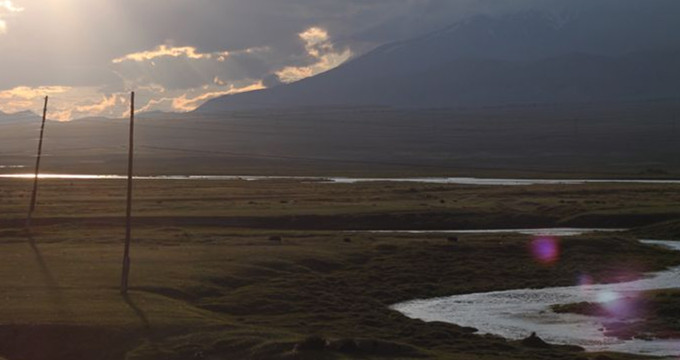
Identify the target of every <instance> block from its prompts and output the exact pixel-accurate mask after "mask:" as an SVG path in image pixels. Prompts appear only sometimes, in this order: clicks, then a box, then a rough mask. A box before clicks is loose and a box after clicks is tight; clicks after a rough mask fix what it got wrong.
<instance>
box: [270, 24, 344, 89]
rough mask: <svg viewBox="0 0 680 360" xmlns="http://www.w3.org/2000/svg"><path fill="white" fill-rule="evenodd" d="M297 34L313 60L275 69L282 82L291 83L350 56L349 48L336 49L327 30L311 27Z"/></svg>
mask: <svg viewBox="0 0 680 360" xmlns="http://www.w3.org/2000/svg"><path fill="white" fill-rule="evenodd" d="M298 36H299V37H300V39H301V40H302V41H304V43H305V49H306V50H307V54H308V55H309V56H310V57H311V58H312V59H314V61H315V62H314V63H313V64H311V65H308V66H287V67H284V68H283V69H281V70H278V71H276V75H277V76H278V78H279V80H281V82H283V83H291V82H294V81H298V80H302V79H304V78H308V77H310V76H314V75H317V74H320V73H322V72H325V71H328V70H331V69H333V68H335V67H337V66H339V65H341V64H342V63H344V62H345V61H347V60H349V58H351V57H352V51H351V50H350V49H345V50H343V51H340V52H338V51H336V50H335V47H334V46H333V43H332V42H331V41H330V37H329V36H328V32H327V31H326V30H324V29H322V28H319V27H311V28H309V29H307V30H305V31H303V32H301V33H300V34H299V35H298Z"/></svg>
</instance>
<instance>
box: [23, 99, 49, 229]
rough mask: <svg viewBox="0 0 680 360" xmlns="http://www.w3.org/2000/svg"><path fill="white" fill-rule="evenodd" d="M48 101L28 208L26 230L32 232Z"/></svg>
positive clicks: (43, 118)
mask: <svg viewBox="0 0 680 360" xmlns="http://www.w3.org/2000/svg"><path fill="white" fill-rule="evenodd" d="M47 100H48V97H47V96H45V106H44V107H43V117H42V125H40V140H39V141H38V155H37V156H36V159H35V177H34V178H33V192H32V193H31V205H30V206H29V208H28V217H27V218H26V230H27V231H28V232H29V233H30V232H31V220H32V218H33V211H34V210H35V204H36V202H37V200H38V177H39V174H40V158H41V157H42V146H43V135H44V134H45V120H47Z"/></svg>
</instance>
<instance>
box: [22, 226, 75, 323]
mask: <svg viewBox="0 0 680 360" xmlns="http://www.w3.org/2000/svg"><path fill="white" fill-rule="evenodd" d="M26 237H27V238H28V245H29V246H30V247H31V250H32V251H33V256H34V257H35V260H36V262H37V263H38V268H39V269H40V274H41V275H42V278H43V280H44V281H45V285H46V286H47V293H48V295H49V297H50V299H51V301H52V303H53V304H54V305H55V306H56V310H57V311H58V313H59V314H60V315H61V316H62V317H64V318H65V319H68V318H70V317H71V315H72V311H71V310H70V309H69V308H68V305H67V304H66V301H64V296H63V294H62V292H61V288H60V286H59V283H58V282H57V280H56V279H55V278H54V275H53V274H52V271H51V270H50V268H49V266H47V262H46V261H45V258H44V257H43V255H42V252H41V251H40V248H38V245H37V243H36V241H35V238H34V237H33V235H32V234H31V233H30V231H29V232H27V233H26Z"/></svg>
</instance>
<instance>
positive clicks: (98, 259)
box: [0, 228, 680, 360]
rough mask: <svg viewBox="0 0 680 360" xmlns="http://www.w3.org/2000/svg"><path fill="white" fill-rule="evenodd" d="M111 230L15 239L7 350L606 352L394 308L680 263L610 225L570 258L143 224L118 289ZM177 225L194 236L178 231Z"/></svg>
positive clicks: (11, 241)
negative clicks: (428, 319) (125, 291)
mask: <svg viewBox="0 0 680 360" xmlns="http://www.w3.org/2000/svg"><path fill="white" fill-rule="evenodd" d="M66 230H68V229H66ZM59 231H60V229H58V228H51V229H49V233H52V232H59ZM110 231H111V230H98V231H93V232H92V233H91V235H90V237H87V238H85V237H83V238H75V237H74V238H73V239H72V240H71V241H68V242H53V243H42V241H41V240H42V239H43V238H44V237H47V236H48V235H47V233H44V232H41V233H40V234H39V235H38V236H37V237H36V240H37V242H38V245H37V246H36V247H30V246H29V245H28V244H27V243H26V242H25V241H24V239H21V238H6V239H5V242H4V243H3V244H2V245H0V246H1V247H2V250H3V251H2V253H3V258H4V261H3V263H2V265H0V277H1V278H2V279H3V285H2V286H3V288H4V291H3V294H4V296H3V297H0V318H1V319H3V325H2V326H0V334H1V335H2V336H0V355H2V356H6V357H7V358H8V359H11V360H21V359H27V360H33V359H76V358H82V359H123V358H125V359H178V360H179V359H193V358H196V359H200V358H211V359H343V358H366V359H373V358H397V359H412V358H441V359H508V358H515V359H560V358H561V359H588V358H595V356H594V355H590V354H586V353H582V352H580V351H578V350H577V349H574V348H569V347H556V346H555V347H549V348H532V347H527V346H524V345H522V344H521V343H520V342H509V341H506V340H504V339H501V338H497V337H494V336H488V335H487V336H480V335H477V334H475V330H474V329H469V328H461V327H458V326H455V325H451V324H443V323H424V322H422V321H418V320H412V319H408V318H406V317H404V316H403V315H401V314H399V313H397V312H394V311H392V310H390V309H389V308H388V306H389V305H391V304H394V303H396V302H400V301H404V300H411V299H415V298H427V297H435V296H443V295H452V294H462V293H471V292H481V291H492V290H502V289H512V288H524V287H545V286H559V285H572V284H574V283H575V282H576V279H577V278H578V277H579V275H581V274H583V273H587V274H591V276H593V277H594V278H595V279H597V280H600V281H612V280H615V279H621V277H620V275H621V274H622V273H626V274H631V273H633V274H636V273H637V274H639V273H638V272H643V271H651V270H659V269H661V268H664V267H667V266H671V265H676V264H680V255H678V254H676V253H674V252H670V251H666V250H663V249H659V248H655V247H647V246H643V245H640V244H638V243H637V242H635V241H633V240H632V239H630V238H623V237H611V236H605V235H594V236H589V237H578V238H569V239H563V240H562V242H561V244H562V256H561V258H560V261H559V262H557V263H556V264H554V265H553V266H546V265H542V264H540V263H538V262H536V261H534V260H533V259H532V257H531V256H530V254H529V251H528V249H527V243H528V241H529V240H530V239H529V238H527V237H525V236H519V235H494V236H481V235H479V236H465V237H461V238H460V239H459V241H458V242H456V243H451V242H449V241H448V240H447V239H446V238H444V237H442V236H438V235H418V236H394V235H380V236H377V235H372V234H352V235H350V236H348V235H347V234H344V233H335V232H321V233H311V234H310V233H295V232H289V233H283V235H281V233H279V236H281V237H282V241H281V242H280V243H279V242H278V241H272V240H270V236H268V235H267V234H266V233H261V234H248V233H247V232H244V233H241V234H238V233H231V234H224V235H220V230H219V229H212V228H192V229H181V230H180V229H140V230H139V235H138V237H137V238H139V241H138V242H137V243H136V244H135V245H134V247H133V272H132V279H131V285H132V289H131V292H130V296H129V297H128V298H123V297H121V296H120V294H119V293H118V289H117V284H118V275H119V268H120V264H119V260H120V252H121V250H122V249H121V246H120V244H119V243H118V242H117V241H108V240H100V241H97V239H98V238H99V237H100V236H101V237H102V239H105V238H106V234H107V233H108V232H110ZM172 231H175V232H179V231H182V234H187V235H188V236H189V237H190V238H191V239H194V240H193V241H187V240H186V239H185V238H184V237H179V238H176V239H174V240H173V238H172V237H171V236H168V233H169V232H172ZM201 239H204V240H206V241H205V242H201ZM624 270H625V271H624ZM528 335H529V334H527V336H528ZM539 336H540V334H539ZM612 356H613V355H612ZM615 358H625V357H615ZM630 358H632V357H630Z"/></svg>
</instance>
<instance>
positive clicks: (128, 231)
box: [120, 91, 135, 295]
mask: <svg viewBox="0 0 680 360" xmlns="http://www.w3.org/2000/svg"><path fill="white" fill-rule="evenodd" d="M134 138H135V93H134V91H133V92H132V93H131V94H130V148H129V153H128V178H127V211H126V213H125V250H124V253H123V275H122V277H121V285H120V292H121V294H123V295H125V294H127V291H128V277H129V275H130V240H131V238H132V165H133V159H134V144H135V142H134Z"/></svg>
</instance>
